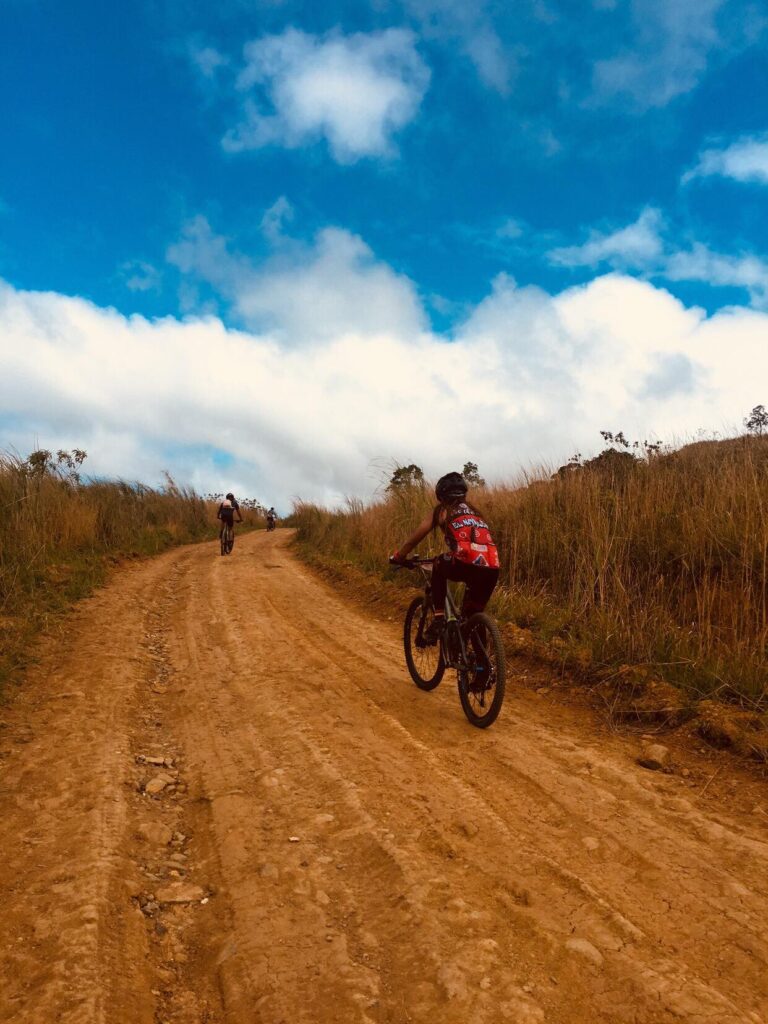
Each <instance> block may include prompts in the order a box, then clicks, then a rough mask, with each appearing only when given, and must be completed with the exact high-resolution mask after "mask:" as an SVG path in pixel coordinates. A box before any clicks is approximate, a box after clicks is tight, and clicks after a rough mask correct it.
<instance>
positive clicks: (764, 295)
mask: <svg viewBox="0 0 768 1024" xmlns="http://www.w3.org/2000/svg"><path fill="white" fill-rule="evenodd" d="M664 230H665V223H664V219H663V217H662V216H661V214H660V212H659V211H658V210H655V209H653V208H648V209H646V210H644V211H643V213H641V215H640V217H639V218H638V219H637V220H636V221H635V222H634V223H633V224H630V225H628V226H627V227H625V228H620V229H618V230H615V231H610V232H607V233H600V232H596V231H591V232H590V234H589V237H588V239H587V241H586V242H584V243H583V244H582V245H574V246H564V247H560V248H556V249H552V250H550V251H549V252H548V253H547V257H548V259H549V261H550V262H551V263H553V264H554V265H556V266H565V267H591V268H595V269H596V268H598V267H600V266H601V265H602V266H609V267H612V268H613V269H614V270H627V271H630V270H631V271H636V272H638V273H641V274H645V275H648V276H651V277H662V278H664V279H666V280H667V281H698V282H701V283H702V284H706V285H710V286H713V287H718V288H723V287H731V288H743V289H744V290H745V291H746V292H747V293H748V295H749V298H750V301H751V303H752V304H753V305H754V306H755V307H757V308H759V309H765V308H768V263H766V261H765V260H763V259H761V258H760V257H759V256H756V255H755V254H754V253H735V254H734V253H719V252H716V251H714V250H713V249H711V248H709V246H706V245H704V244H703V243H701V242H695V241H694V242H693V243H691V244H690V245H689V247H688V248H679V247H678V246H677V245H676V244H674V243H673V242H672V241H671V240H670V239H669V238H668V237H667V238H665V237H664Z"/></svg>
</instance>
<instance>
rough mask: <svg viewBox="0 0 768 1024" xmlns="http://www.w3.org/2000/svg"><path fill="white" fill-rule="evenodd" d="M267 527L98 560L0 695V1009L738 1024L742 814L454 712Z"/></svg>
mask: <svg viewBox="0 0 768 1024" xmlns="http://www.w3.org/2000/svg"><path fill="white" fill-rule="evenodd" d="M287 539H288V538H287V536H286V534H285V533H284V532H282V531H278V532H277V533H274V534H269V535H267V534H263V533H262V534H259V535H251V536H249V537H247V538H241V539H239V540H238V543H237V545H236V547H235V551H234V554H233V555H232V557H231V558H227V559H222V558H220V557H219V556H218V555H217V554H216V552H215V549H214V547H213V546H212V545H202V546H198V547H191V548H185V549H181V550H179V551H176V552H173V553H170V554H168V555H165V556H163V557H161V558H159V559H157V560H154V561H152V562H146V563H143V564H141V565H138V566H135V567H132V568H130V569H127V570H124V571H122V572H121V573H119V574H118V575H117V577H116V578H115V579H114V580H113V582H112V583H111V584H110V585H109V586H108V587H107V588H105V589H104V590H103V591H101V592H100V593H99V594H97V595H96V596H95V597H94V598H92V599H90V600H88V601H85V602H83V603H82V604H81V605H80V606H79V608H78V609H77V611H76V612H75V613H74V614H73V615H72V617H71V622H70V629H69V631H68V635H67V638H66V639H65V640H63V641H61V642H59V643H57V644H53V643H50V644H49V645H48V646H47V648H45V649H44V650H43V653H42V655H41V660H40V663H39V665H38V666H37V667H36V668H35V669H34V670H33V671H32V672H31V673H30V677H29V679H28V680H27V682H26V683H25V686H24V688H23V690H22V691H21V693H20V695H19V697H18V699H17V700H16V701H15V702H14V704H13V706H12V707H11V708H8V709H5V710H2V709H0V719H1V720H2V725H3V728H1V729H0V854H1V856H0V977H1V979H2V984H1V985H0V1021H3V1022H5V1021H15V1022H19V1024H22V1022H23V1024H53V1022H63V1024H92V1022H93V1024H145V1022H146V1024H203V1022H207V1024H219V1022H222V1024H223V1022H227V1024H302V1022H307V1024H309V1022H312V1024H321V1022H331V1021H339V1022H344V1024H356V1022H360V1024H371V1022H391V1024H401V1022H407V1021H413V1022H424V1024H427V1022H429V1024H434V1022H440V1024H454V1022H455V1024H481V1022H488V1024H491V1022H493V1024H496V1022H501V1021H512V1022H521V1024H522V1022H525V1024H533V1022H544V1021H546V1022H552V1024H554V1022H563V1024H580V1022H590V1024H595V1022H603V1021H605V1022H608V1021H611V1022H614V1021H615V1022H622V1024H623V1022H636V1024H640V1022H643V1024H645V1022H648V1024H662V1022H666V1021H696V1022H698V1021H706V1022H711V1024H730V1022H734V1024H735V1022H746V1021H750V1022H763V1021H766V1020H768V971H767V970H766V958H767V954H768V836H767V835H766V827H765V825H766V822H768V818H766V817H765V816H764V815H762V814H760V813H758V812H757V811H756V812H755V813H753V814H745V813H743V812H738V813H737V812H736V811H734V812H733V813H732V814H731V813H725V812H723V811H722V810H719V809H718V805H717V804H714V803H711V802H710V801H709V796H710V795H711V794H704V795H696V793H695V792H694V791H692V790H691V789H690V788H689V787H688V786H686V783H685V781H684V780H683V779H682V778H681V777H680V776H678V775H671V776H667V775H662V774H657V773H651V772H645V771H643V770H642V769H640V768H638V767H637V766H636V765H635V763H634V760H633V758H632V757H631V756H630V754H631V753H632V750H631V749H630V745H629V744H628V742H627V741H625V740H622V739H620V738H618V737H616V738H611V737H608V738H607V739H606V738H605V737H603V738H599V737H598V735H597V734H596V733H595V732H594V731H591V730H590V729H589V726H588V723H586V724H585V723H584V722H582V723H581V725H580V724H579V722H578V720H577V719H575V718H574V716H573V714H571V715H570V716H568V715H566V714H565V713H563V712H561V710H560V709H558V707H557V706H556V705H553V704H547V703H546V702H542V701H541V700H539V701H538V702H537V701H536V700H535V699H534V698H533V697H531V696H530V695H522V694H520V695H517V696H516V693H515V687H514V683H512V685H510V687H509V697H508V702H507V705H506V707H505V709H504V711H503V713H502V717H501V718H500V719H499V722H498V723H497V724H496V726H495V727H494V728H493V729H491V730H489V731H488V732H487V733H484V732H480V731H478V730H475V729H473V728H471V727H470V726H469V725H468V724H467V723H466V721H465V720H464V718H463V716H462V714H461V710H460V708H459V704H458V699H457V696H456V692H455V686H454V685H453V684H452V682H450V681H449V679H448V678H446V680H445V682H444V683H443V685H442V686H441V687H439V688H438V689H437V690H436V691H435V692H433V693H431V694H425V693H422V692H420V691H418V690H417V689H416V688H415V687H414V686H413V685H412V684H411V683H410V681H409V679H408V677H407V675H406V673H405V668H404V664H403V658H402V650H401V646H400V639H399V626H398V624H397V623H393V624H392V627H391V628H387V627H386V626H382V625H381V624H376V623H372V622H370V621H368V620H367V619H366V618H365V617H363V616H362V615H361V614H358V613H357V612H356V611H354V610H353V609H352V608H351V606H350V605H348V604H345V603H343V602H342V600H340V599H339V598H338V597H337V596H335V595H334V594H333V593H332V592H331V591H330V590H329V589H327V588H326V587H325V586H324V585H323V584H321V583H319V582H318V581H316V580H315V579H314V578H313V577H312V576H311V575H310V574H309V572H308V571H307V570H305V569H304V568H303V567H301V566H300V565H299V564H298V563H297V562H296V560H295V559H294V558H293V556H292V555H291V554H290V552H289V550H288V548H287V546H286V545H287ZM148 758H152V759H155V761H157V762H158V763H156V764H152V763H151V762H150V761H148V760H147V759H148ZM163 762H164V763H163ZM148 784H149V785H148ZM147 785H148V789H149V790H150V791H151V790H153V789H158V788H159V792H157V793H154V794H151V793H150V792H147V791H146V789H145V787H147Z"/></svg>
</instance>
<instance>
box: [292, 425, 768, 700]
mask: <svg viewBox="0 0 768 1024" xmlns="http://www.w3.org/2000/svg"><path fill="white" fill-rule="evenodd" d="M472 499H473V500H474V501H476V503H477V504H478V505H479V506H480V508H481V509H482V510H483V511H484V512H485V513H486V516H487V518H488V519H489V521H490V523H491V525H492V527H493V530H494V533H495V536H496V539H497V542H498V544H499V547H500V551H501V561H502V579H501V586H500V588H499V591H498V592H497V597H496V599H495V610H496V612H497V614H498V615H499V616H500V617H501V618H502V619H505V620H506V621H511V622H514V623H516V624H518V625H520V626H523V627H525V628H528V629H531V630H532V631H533V632H534V633H535V634H536V635H537V636H538V637H540V638H541V639H543V640H545V641H547V642H550V643H555V644H556V645H557V647H558V649H559V650H561V651H563V656H564V658H566V657H567V656H568V653H569V652H572V653H574V655H577V656H578V659H579V662H580V663H581V664H583V663H588V664H589V665H591V666H593V667H595V668H596V667H599V666H603V665H618V664H621V663H632V664H643V665H648V666H652V667H654V668H655V670H656V671H657V672H658V674H659V675H661V676H663V677H665V678H666V679H668V680H670V681H674V682H677V683H679V684H682V685H684V686H686V687H687V688H688V689H689V690H690V691H691V692H692V693H694V694H695V693H701V694H704V693H707V694H711V693H713V692H714V693H718V694H719V695H720V696H723V697H726V698H739V699H747V700H749V701H757V702H760V703H762V702H764V701H765V699H766V695H767V688H766V680H767V679H768V674H767V670H768V657H767V655H766V643H767V642H768V588H767V586H766V569H767V567H768V438H766V437H743V438H735V439H732V440H729V441H721V442H714V441H705V442H700V443H697V444H693V445H688V446H686V447H683V448H681V449H680V450H678V451H676V452H671V453H670V452H661V453H660V452H651V453H650V454H649V457H648V458H645V459H641V460H638V461H633V460H632V459H625V460H623V461H622V460H621V459H619V460H611V459H609V460H607V461H606V462H604V463H603V464H601V465H600V466H592V467H587V468H577V469H574V470H570V471H568V472H564V473H563V474H561V475H560V476H555V477H554V478H552V476H551V471H550V470H546V471H545V470H541V471H538V472H532V473H529V474H527V475H526V477H525V478H524V479H521V480H518V481H516V482H514V483H511V484H510V485H507V486H496V487H486V488H483V489H481V490H478V491H476V492H473V494H472ZM433 501H434V499H433V498H432V494H431V490H430V489H428V488H427V487H424V488H422V487H418V486H415V487H407V488H403V489H402V490H401V491H400V492H399V493H396V494H388V495H385V496H384V497H383V498H381V499H379V500H377V501H374V502H373V503H371V504H369V505H365V506H364V505H362V504H360V503H357V502H350V503H349V505H348V507H347V508H346V509H344V510H341V511H338V512H330V511H327V510H324V509H320V508H317V507H316V506H313V505H308V504H302V503H299V504H298V505H297V506H296V509H295V520H294V521H295V524H296V526H297V527H298V539H299V543H301V544H304V545H308V546H310V547H311V548H313V549H315V550H317V551H319V552H323V553H324V554H326V555H329V556H332V557H334V558H336V559H339V560H342V561H348V562H351V563H354V564H356V565H359V566H361V567H362V568H364V569H366V570H368V571H371V572H376V573H386V572H387V571H388V570H387V569H386V560H387V556H388V555H389V554H390V553H391V552H392V551H393V550H394V549H395V548H396V547H397V546H398V544H400V543H401V542H402V540H403V539H404V537H405V536H406V535H407V534H408V533H409V532H410V530H411V529H412V528H413V525H414V524H415V523H416V522H417V521H418V519H419V518H420V517H421V516H422V515H423V514H424V512H425V510H427V509H428V508H430V507H431V506H432V504H433ZM432 543H433V550H437V548H435V547H434V544H439V541H438V540H435V541H433V542H432ZM424 551H425V552H426V551H427V545H426V544H425V545H424Z"/></svg>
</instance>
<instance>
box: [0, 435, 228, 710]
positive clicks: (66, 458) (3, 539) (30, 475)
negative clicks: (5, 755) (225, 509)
mask: <svg viewBox="0 0 768 1024" xmlns="http://www.w3.org/2000/svg"><path fill="white" fill-rule="evenodd" d="M84 458H85V453H84V452H60V453H59V455H58V457H53V456H51V455H50V453H47V452H37V453H35V454H34V455H33V456H31V457H30V459H28V460H25V459H20V458H18V457H16V456H13V455H9V454H0V509H2V517H1V518H0V695H1V694H2V686H3V683H4V682H6V681H7V680H8V678H9V677H10V676H11V675H12V674H13V672H14V671H15V670H16V669H18V668H19V667H20V666H22V665H23V664H24V663H25V661H26V659H27V657H28V655H29V644H30V641H31V640H32V639H33V637H34V636H35V634H36V633H37V632H39V631H40V630H41V629H43V628H45V626H46V625H47V624H48V623H49V622H50V621H51V619H52V617H53V616H55V615H57V614H58V613H60V612H61V611H62V610H63V609H64V608H66V607H67V606H68V605H69V604H70V603H71V602H72V601H73V600H75V599H77V598H78V597H81V596H83V595H85V594H87V593H88V592H90V591H91V590H92V589H93V587H94V586H96V585H97V584H98V583H100V582H102V581H103V579H104V576H105V574H106V571H107V569H108V567H109V564H110V562H111V561H115V560H116V559H118V558H121V557H124V556H136V555H149V554H156V553H158V552H160V551H162V550H164V549H165V548H168V547H170V546H172V545H174V544H183V543H186V542H188V541H195V540H201V539H203V538H206V537H213V536H215V526H214V523H215V510H212V509H211V508H210V506H208V505H207V504H206V503H205V502H204V501H203V500H202V499H201V498H199V497H198V496H197V495H196V494H195V493H194V492H193V491H190V490H186V489H184V488H180V487H177V486H176V485H175V484H174V483H173V482H172V481H171V480H169V481H168V484H167V486H166V487H165V488H163V489H162V490H154V489H152V488H149V487H143V486H141V485H138V484H127V483H123V482H83V481H82V480H81V479H80V466H81V464H82V461H83V459H84Z"/></svg>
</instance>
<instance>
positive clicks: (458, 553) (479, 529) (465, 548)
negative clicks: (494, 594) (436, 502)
mask: <svg viewBox="0 0 768 1024" xmlns="http://www.w3.org/2000/svg"><path fill="white" fill-rule="evenodd" d="M436 512H437V516H438V520H437V521H438V523H439V525H440V526H441V527H442V530H443V533H444V534H445V539H446V541H447V542H448V547H449V548H450V549H451V554H452V555H453V557H454V558H455V559H456V560H457V561H459V562H466V563H467V564H468V565H479V566H486V567H487V568H489V569H498V568H499V551H498V548H497V547H496V544H495V543H494V540H493V537H492V536H491V531H490V528H489V526H488V523H486V521H485V520H484V519H483V518H482V516H481V515H480V514H479V513H478V512H476V511H475V510H474V509H473V508H472V507H471V506H469V505H467V504H466V503H465V502H461V503H460V504H458V505H454V507H453V508H451V509H449V510H445V509H443V508H442V507H440V508H439V509H437V510H436Z"/></svg>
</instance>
